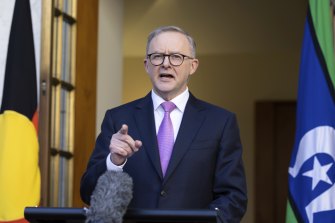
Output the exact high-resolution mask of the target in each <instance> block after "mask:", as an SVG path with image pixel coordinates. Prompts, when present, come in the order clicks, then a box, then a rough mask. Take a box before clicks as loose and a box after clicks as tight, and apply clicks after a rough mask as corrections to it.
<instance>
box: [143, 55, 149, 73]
mask: <svg viewBox="0 0 335 223" xmlns="http://www.w3.org/2000/svg"><path fill="white" fill-rule="evenodd" d="M143 63H144V69H145V71H146V72H147V73H148V63H149V61H148V59H147V58H145V59H144V61H143Z"/></svg>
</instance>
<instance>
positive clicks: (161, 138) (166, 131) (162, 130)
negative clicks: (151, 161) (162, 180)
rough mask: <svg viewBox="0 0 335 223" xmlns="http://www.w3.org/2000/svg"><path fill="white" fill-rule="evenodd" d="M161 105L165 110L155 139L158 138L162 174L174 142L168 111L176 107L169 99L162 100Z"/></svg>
mask: <svg viewBox="0 0 335 223" xmlns="http://www.w3.org/2000/svg"><path fill="white" fill-rule="evenodd" d="M161 105H162V107H163V109H164V111H165V112H164V118H163V121H162V122H161V125H160V126H159V130H158V134H157V140H158V148H159V156H160V159H161V166H162V171H163V176H164V175H165V172H166V169H167V166H168V164H169V161H170V157H171V153H172V149H173V144H174V135H173V125H172V121H171V118H170V112H171V111H172V110H173V109H175V108H176V105H175V104H173V103H172V102H170V101H166V102H163V103H162V104H161Z"/></svg>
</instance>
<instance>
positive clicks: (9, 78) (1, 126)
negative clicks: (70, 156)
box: [0, 0, 40, 223]
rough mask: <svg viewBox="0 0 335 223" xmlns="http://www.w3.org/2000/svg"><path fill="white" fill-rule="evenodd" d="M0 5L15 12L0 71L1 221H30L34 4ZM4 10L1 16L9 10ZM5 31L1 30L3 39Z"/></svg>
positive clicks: (34, 189) (36, 180)
mask: <svg viewBox="0 0 335 223" xmlns="http://www.w3.org/2000/svg"><path fill="white" fill-rule="evenodd" d="M5 2H6V3H5ZM0 6H1V7H4V6H9V8H11V9H12V10H13V11H14V12H13V11H11V13H10V14H11V16H12V17H11V16H10V18H11V19H9V20H10V21H11V22H9V28H8V35H9V36H8V38H7V40H8V44H7V45H6V50H5V52H7V54H6V55H7V56H6V57H5V58H6V59H5V60H4V62H2V63H0V65H4V66H3V67H1V71H0V81H2V83H1V84H0V91H1V94H0V96H1V97H0V105H1V108H0V222H7V223H8V222H10V223H14V222H15V223H17V222H27V221H26V220H25V219H24V208H25V207H26V206H37V205H39V202H40V171H39V167H38V149H39V147H38V140H37V120H38V115H37V114H38V113H37V108H38V106H37V104H38V103H37V76H38V75H37V72H36V61H35V49H34V38H33V28H32V18H31V10H30V2H29V0H16V2H15V1H12V0H11V1H3V2H2V3H0ZM0 11H1V12H3V13H2V15H1V16H3V15H4V14H6V13H9V12H8V11H7V10H5V9H0ZM3 21H4V20H2V21H1V22H3ZM1 25H3V24H1ZM2 28H3V27H2ZM9 33H10V34H9ZM4 34H5V32H1V33H0V35H2V36H1V39H2V40H3V39H6V37H4V36H3V35H4ZM3 52H4V50H3V49H1V52H0V53H3ZM2 58H3V57H2ZM0 62H1V61H0Z"/></svg>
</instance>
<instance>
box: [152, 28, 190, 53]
mask: <svg viewBox="0 0 335 223" xmlns="http://www.w3.org/2000/svg"><path fill="white" fill-rule="evenodd" d="M164 32H177V33H181V34H183V35H184V36H185V37H186V38H187V40H188V42H189V44H190V48H191V54H192V57H194V58H195V56H196V44H195V41H194V39H193V37H192V36H190V35H189V34H188V33H187V32H186V31H184V30H183V29H181V28H179V27H177V26H161V27H158V28H157V29H155V30H153V31H152V32H151V33H150V34H149V36H148V40H147V48H146V54H148V51H149V45H150V43H151V40H152V39H153V38H155V37H156V36H158V35H159V34H161V33H164Z"/></svg>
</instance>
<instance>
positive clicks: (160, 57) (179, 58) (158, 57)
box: [147, 53, 194, 66]
mask: <svg viewBox="0 0 335 223" xmlns="http://www.w3.org/2000/svg"><path fill="white" fill-rule="evenodd" d="M147 57H148V58H149V60H150V63H151V64H152V65H154V66H160V65H162V64H163V63H164V60H165V57H168V58H169V62H170V64H171V65H173V66H180V65H181V64H182V63H183V62H184V59H185V58H189V59H194V58H193V57H189V56H186V55H183V54H180V53H173V54H164V53H151V54H148V55H147Z"/></svg>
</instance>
